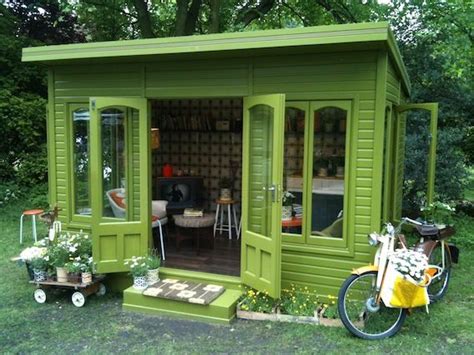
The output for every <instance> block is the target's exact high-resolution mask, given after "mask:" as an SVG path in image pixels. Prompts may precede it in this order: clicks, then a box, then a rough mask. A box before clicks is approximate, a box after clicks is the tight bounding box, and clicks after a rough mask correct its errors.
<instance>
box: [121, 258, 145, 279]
mask: <svg viewBox="0 0 474 355" xmlns="http://www.w3.org/2000/svg"><path fill="white" fill-rule="evenodd" d="M124 264H125V266H129V267H130V275H132V276H133V277H140V276H146V274H147V272H148V265H147V258H146V257H144V256H132V258H131V259H130V260H127V261H125V262H124Z"/></svg>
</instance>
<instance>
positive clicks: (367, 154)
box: [49, 50, 385, 295]
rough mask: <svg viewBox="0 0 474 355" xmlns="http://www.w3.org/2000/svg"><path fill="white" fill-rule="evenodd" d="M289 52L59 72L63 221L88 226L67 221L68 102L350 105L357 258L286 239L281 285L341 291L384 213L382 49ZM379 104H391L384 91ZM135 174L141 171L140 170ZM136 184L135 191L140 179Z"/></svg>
mask: <svg viewBox="0 0 474 355" xmlns="http://www.w3.org/2000/svg"><path fill="white" fill-rule="evenodd" d="M289 53H291V51H289V50H285V52H283V53H282V54H281V55H278V56H260V57H254V58H252V57H246V58H233V59H225V60H192V61H191V60H189V61H178V60H174V61H172V62H171V61H170V62H164V61H159V62H158V61H156V62H151V61H150V62H147V63H143V64H135V63H133V64H132V63H131V64H120V65H119V64H111V65H105V64H97V65H95V64H92V63H90V64H88V65H71V66H66V65H64V66H56V67H53V71H54V75H53V80H52V85H54V90H53V93H54V96H53V97H50V102H51V101H52V102H54V115H51V116H52V117H53V118H54V120H53V122H54V129H53V132H54V133H53V134H50V137H49V139H50V143H49V146H50V148H52V149H53V151H52V152H51V153H50V156H53V155H55V158H56V160H55V162H54V163H53V164H54V167H55V168H56V175H55V176H54V175H52V179H54V181H52V182H51V187H52V188H53V189H54V186H56V188H55V191H52V192H51V193H52V195H54V196H55V197H56V200H57V201H58V204H59V206H60V207H61V208H62V209H63V210H62V211H61V213H60V220H61V221H62V222H63V223H64V224H65V229H67V228H78V227H83V228H84V227H87V226H84V225H78V224H75V223H73V222H71V221H70V220H68V219H67V216H68V208H70V206H69V202H68V196H67V191H68V189H67V181H68V178H69V177H68V173H67V164H68V162H67V161H66V156H67V154H66V139H67V137H66V135H65V132H66V131H65V127H64V122H65V119H66V117H65V104H66V103H68V102H87V101H88V99H89V97H90V96H112V97H113V96H128V97H144V96H145V97H148V98H170V97H175V98H190V97H200V98H205V97H225V96H229V97H230V96H234V97H242V96H247V95H252V94H270V93H282V94H286V99H287V100H350V101H351V102H352V117H351V118H350V119H352V121H353V124H354V126H353V127H355V131H354V134H353V142H354V143H356V144H355V145H354V149H353V150H352V151H351V154H354V159H355V160H354V161H355V169H356V173H355V175H354V176H352V177H351V179H353V191H351V192H349V191H348V192H347V194H348V195H347V196H349V193H353V198H351V199H350V200H349V204H350V210H351V211H352V213H351V214H352V216H351V218H350V221H351V230H350V231H349V233H353V236H354V242H353V243H354V244H353V246H352V247H353V250H352V253H349V254H344V253H338V251H337V250H335V249H334V250H331V248H330V247H328V248H325V251H324V252H323V251H322V249H318V246H315V245H305V244H301V243H291V242H288V241H287V242H285V243H283V246H282V248H283V253H282V286H283V287H285V286H288V285H289V284H290V283H299V284H301V285H306V286H309V287H311V288H314V289H315V290H316V292H318V293H319V294H322V295H327V294H333V295H334V294H336V292H337V290H338V288H339V286H340V284H341V283H342V281H343V280H344V279H345V278H346V277H347V275H348V274H349V272H350V270H352V269H353V268H354V267H358V266H361V265H363V264H367V263H368V262H370V261H371V256H372V249H371V248H370V247H369V246H368V244H367V238H366V236H367V233H369V232H371V231H372V229H374V226H375V225H377V223H378V221H377V222H374V216H378V215H380V203H379V205H378V207H377V206H376V205H375V204H374V203H373V199H374V197H376V196H380V191H374V190H373V186H375V187H376V188H378V189H381V185H380V183H378V182H377V181H376V178H375V177H376V176H378V175H377V174H376V173H375V171H376V169H374V164H375V161H376V159H375V149H374V146H377V144H378V145H379V146H381V145H380V144H379V143H377V142H378V140H379V139H381V138H379V137H378V136H377V135H376V133H375V132H376V101H377V95H376V87H377V77H378V75H379V73H378V71H377V63H378V57H379V52H377V51H352V52H337V53H311V52H309V50H308V53H303V54H302V53H298V54H297V55H291V54H289ZM378 99H383V101H384V102H385V94H384V93H383V95H382V97H381V98H378ZM378 119H382V117H377V120H378ZM133 136H134V138H133V146H137V144H138V141H137V140H136V137H137V130H136V127H134V129H133ZM53 153H54V154H53ZM347 153H349V152H347ZM137 157H138V155H137ZM137 157H135V156H134V159H137ZM376 166H378V165H376ZM134 172H138V170H137V169H136V168H135V169H134ZM347 178H349V177H347ZM133 183H134V186H135V188H134V190H135V189H136V186H137V185H136V184H138V183H139V181H138V178H137V179H135V178H134V180H133ZM379 199H380V197H379ZM137 208H138V207H137ZM135 213H138V210H134V214H135Z"/></svg>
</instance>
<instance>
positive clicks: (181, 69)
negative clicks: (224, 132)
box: [145, 60, 249, 99]
mask: <svg viewBox="0 0 474 355" xmlns="http://www.w3.org/2000/svg"><path fill="white" fill-rule="evenodd" d="M145 72H146V79H145V80H146V82H145V83H146V84H145V86H146V96H147V97H155V98H169V97H180V98H183V99H185V98H193V97H225V96H247V95H249V80H248V79H249V64H248V62H247V61H246V60H240V61H236V60H226V61H196V62H175V63H154V64H147V65H146V69H145Z"/></svg>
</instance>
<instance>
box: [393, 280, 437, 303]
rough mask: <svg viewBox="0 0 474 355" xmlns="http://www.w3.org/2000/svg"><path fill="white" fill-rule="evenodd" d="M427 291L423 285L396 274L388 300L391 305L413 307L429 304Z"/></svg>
mask: <svg viewBox="0 0 474 355" xmlns="http://www.w3.org/2000/svg"><path fill="white" fill-rule="evenodd" d="M429 303H430V301H429V298H428V292H427V290H426V288H425V287H422V286H418V285H415V284H414V283H412V282H410V281H408V280H406V279H404V278H403V276H400V275H397V276H396V278H395V284H394V285H393V294H392V298H391V300H390V304H391V306H392V307H400V308H414V307H420V306H424V305H427V304H429Z"/></svg>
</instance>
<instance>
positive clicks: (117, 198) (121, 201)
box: [110, 191, 125, 208]
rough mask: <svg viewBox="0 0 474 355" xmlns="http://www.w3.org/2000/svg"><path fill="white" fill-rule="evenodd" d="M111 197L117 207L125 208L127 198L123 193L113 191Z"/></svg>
mask: <svg viewBox="0 0 474 355" xmlns="http://www.w3.org/2000/svg"><path fill="white" fill-rule="evenodd" d="M110 197H111V198H112V200H114V202H115V204H116V205H117V206H119V207H120V208H125V198H124V195H123V194H122V193H119V192H118V191H111V192H110Z"/></svg>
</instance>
